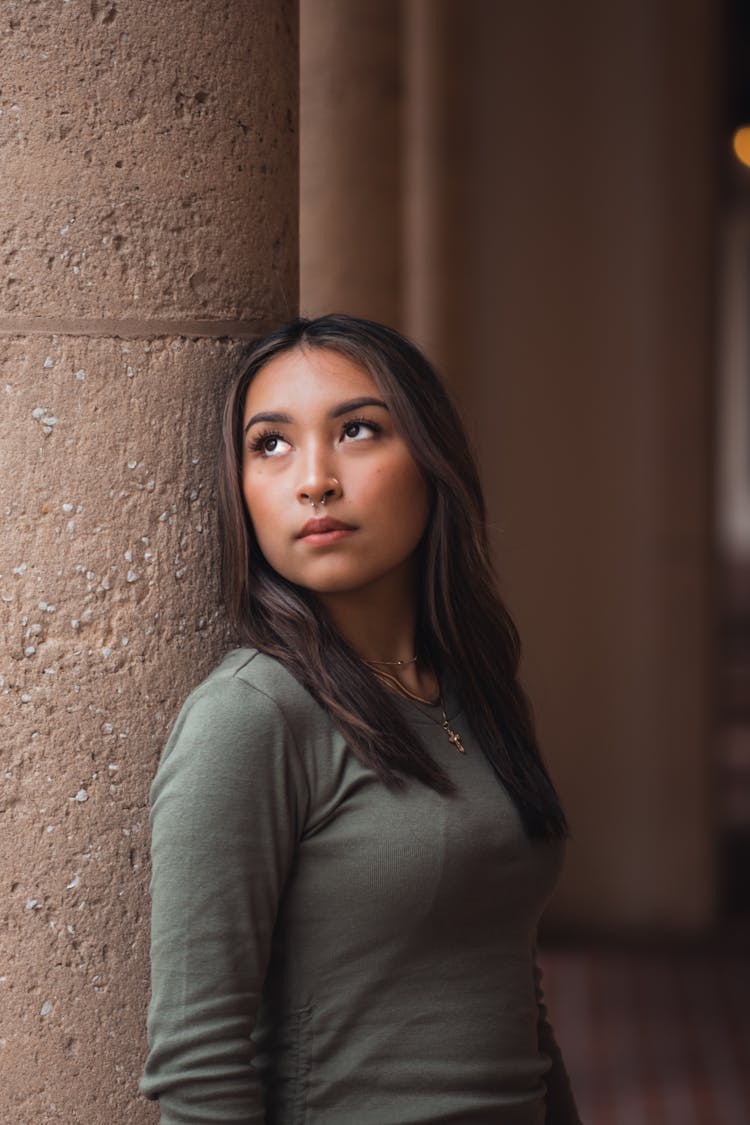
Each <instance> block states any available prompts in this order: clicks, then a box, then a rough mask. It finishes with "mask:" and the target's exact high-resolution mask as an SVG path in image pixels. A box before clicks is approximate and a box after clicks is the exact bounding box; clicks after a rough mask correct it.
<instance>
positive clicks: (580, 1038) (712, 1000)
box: [540, 946, 750, 1125]
mask: <svg viewBox="0 0 750 1125" xmlns="http://www.w3.org/2000/svg"><path fill="white" fill-rule="evenodd" d="M540 964H541V966H542V970H543V973H544V979H543V982H542V983H543V987H544V991H545V997H546V1001H547V1005H548V1008H549V1012H550V1018H551V1022H552V1025H553V1027H554V1029H555V1034H556V1036H557V1040H558V1042H559V1043H560V1046H561V1048H562V1051H563V1055H564V1058H565V1062H566V1065H567V1068H568V1071H569V1073H570V1076H571V1082H572V1084H573V1088H574V1090H575V1094H576V1100H577V1102H578V1107H579V1110H580V1113H581V1119H582V1121H583V1125H750V946H748V949H747V951H745V950H744V949H738V948H736V947H733V948H731V949H729V950H725V951H720V950H719V951H714V952H705V951H700V952H698V951H687V950H681V951H679V952H642V951H635V950H633V951H613V950H601V949H586V950H583V949H579V950H571V949H564V950H563V949H551V948H545V949H543V951H542V952H541V953H540Z"/></svg>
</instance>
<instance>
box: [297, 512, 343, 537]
mask: <svg viewBox="0 0 750 1125" xmlns="http://www.w3.org/2000/svg"><path fill="white" fill-rule="evenodd" d="M354 530H355V528H353V527H352V525H351V524H350V523H344V522H343V520H335V519H334V518H333V516H319V517H318V518H313V519H310V520H308V521H307V523H306V524H303V526H302V529H301V530H300V531H299V532H298V535H297V538H298V539H319V538H320V537H321V535H329V534H333V533H334V532H336V531H354ZM329 542H331V540H329Z"/></svg>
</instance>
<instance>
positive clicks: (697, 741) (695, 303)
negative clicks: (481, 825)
mask: <svg viewBox="0 0 750 1125" xmlns="http://www.w3.org/2000/svg"><path fill="white" fill-rule="evenodd" d="M409 11H410V18H409V28H410V34H409V44H408V57H409V59H413V60H415V65H414V66H409V67H407V73H408V74H409V76H410V88H409V91H408V98H409V105H410V111H409V113H410V116H409V120H410V122H411V125H410V130H409V139H410V148H409V177H408V190H409V194H410V197H411V198H410V205H409V206H410V213H411V214H412V215H413V216H416V218H415V220H414V223H413V224H412V225H411V228H410V230H411V234H410V239H411V241H410V246H411V251H410V255H409V293H410V300H409V310H410V315H409V321H408V322H407V328H408V329H410V330H411V331H412V332H413V333H414V334H415V335H416V336H417V337H418V338H420V339H422V340H424V341H425V342H426V343H427V344H428V345H429V346H431V347H433V348H434V350H435V351H436V353H437V356H438V358H439V359H440V361H441V362H442V364H443V366H444V367H445V369H446V372H447V374H448V375H449V378H450V380H451V382H452V383H453V384H454V386H455V387H456V389H457V391H458V394H459V397H460V399H461V401H462V403H463V405H464V408H465V412H466V415H467V418H468V420H469V423H470V427H471V429H472V430H473V432H474V435H475V438H476V442H477V446H478V450H479V453H480V458H481V461H482V466H483V476H484V479H485V482H486V485H487V494H488V501H489V510H490V520H491V526H492V534H493V540H494V546H495V554H496V560H497V567H498V571H499V573H500V576H501V580H502V585H503V588H504V591H505V593H506V596H507V599H508V602H509V605H510V608H511V611H512V612H513V613H514V616H515V617H516V619H517V621H518V624H519V626H520V630H521V635H522V637H523V639H524V641H525V651H526V662H525V665H524V667H525V678H526V682H527V684H528V686H529V689H530V691H531V694H532V697H533V699H534V701H535V703H536V711H537V715H538V721H539V727H540V733H541V737H542V742H543V745H544V748H545V751H546V755H547V757H548V759H549V761H550V763H551V766H552V769H553V773H554V775H555V777H556V779H557V780H558V782H559V786H560V789H561V791H562V794H563V796H564V798H565V800H566V804H567V807H568V810H569V813H570V817H571V821H572V825H573V833H574V840H573V842H572V844H571V846H570V849H569V859H568V865H567V869H566V874H565V877H564V880H563V882H562V884H561V888H560V892H559V894H558V895H557V897H556V899H555V902H554V905H553V909H552V912H551V918H552V919H553V920H555V921H556V922H557V923H558V924H559V925H561V926H562V925H564V926H566V927H568V928H571V929H586V928H595V929H601V930H622V929H624V930H632V931H637V930H641V931H642V930H649V929H661V930H677V931H689V930H694V929H699V928H701V927H703V926H705V925H706V924H708V923H709V922H710V921H711V920H712V917H713V904H714V875H715V872H714V854H713V852H714V842H713V836H712V817H713V807H712V785H711V751H712V747H711V692H710V684H711V679H712V671H711V669H712V664H711V660H712V652H711V564H710V559H711V537H712V526H713V518H712V513H711V475H712V449H711V429H712V355H711V341H712V312H711V309H712V300H713V297H712V292H713V291H712V286H713V279H712V252H711V250H712V236H713V197H712V189H713V165H714V159H715V154H714V131H715V122H714V119H713V112H714V109H713V107H714V102H715V95H714V88H715V76H714V74H713V57H714V47H713V44H714V42H715V26H714V24H715V19H716V16H715V12H714V10H713V6H712V5H711V4H709V3H708V0H691V3H689V4H688V5H687V7H686V6H685V5H681V6H677V5H675V4H673V3H671V2H667V0H662V2H660V3H658V4H654V3H652V2H651V0H638V2H636V3H635V4H633V3H632V2H630V0H629V2H628V3H625V0H618V2H617V3H614V4H608V5H601V4H597V3H593V2H591V3H585V4H583V5H577V6H575V8H574V9H571V8H570V6H561V5H557V4H554V3H551V2H550V3H545V4H543V5H541V7H540V6H539V5H533V6H528V5H526V6H525V5H496V6H495V5H489V4H484V3H481V2H477V0H470V2H468V3H465V4H462V5H454V4H451V3H444V2H442V0H438V2H436V3H434V4H433V3H431V2H428V0H412V3H411V4H410V5H409ZM678 24H679V27H680V34H679V35H675V34H674V27H675V26H677V25H678ZM420 115H421V116H420ZM459 123H460V124H461V128H458V124H459ZM456 169H460V176H457V175H456V172H455V170H456ZM420 217H421V222H422V224H423V225H422V227H421V228H420V227H418V226H417V225H416V223H417V221H418V220H419V219H420ZM428 254H429V255H430V257H429V259H428ZM428 260H429V263H430V264H429V268H427V266H426V262H428Z"/></svg>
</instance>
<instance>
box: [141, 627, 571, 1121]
mask: <svg viewBox="0 0 750 1125" xmlns="http://www.w3.org/2000/svg"><path fill="white" fill-rule="evenodd" d="M399 705H400V706H402V707H403V709H404V714H405V715H407V716H408V718H409V720H410V722H412V723H413V724H414V729H415V730H416V731H418V733H419V735H420V737H421V738H422V739H423V740H424V742H425V745H426V746H427V747H428V749H429V750H430V752H431V753H432V754H433V755H434V756H435V757H436V758H437V759H438V760H439V761H440V763H441V764H442V765H443V766H444V767H445V768H446V769H447V770H448V771H449V772H450V774H451V776H452V777H453V779H454V780H455V781H456V783H457V784H458V787H459V789H458V794H457V795H456V796H454V797H443V796H441V795H439V794H437V793H435V792H434V791H433V790H431V789H428V788H427V787H426V786H424V785H423V784H421V783H420V782H417V781H410V782H409V783H408V784H407V787H406V788H405V790H404V791H403V792H400V793H398V792H393V791H390V790H389V789H387V788H386V787H385V786H384V785H383V784H382V783H381V782H380V781H379V780H378V779H377V777H376V775H375V774H374V773H373V771H372V770H370V769H368V768H366V767H364V766H363V765H362V764H361V763H360V762H359V761H358V759H357V758H356V757H355V756H354V754H352V752H351V751H350V750H349V749H348V748H347V746H346V744H345V743H344V740H343V738H342V736H341V735H340V734H339V733H338V732H337V731H336V729H335V727H334V726H333V724H332V723H331V721H330V719H329V718H328V716H327V715H326V713H325V712H324V711H323V710H322V708H320V707H319V706H318V704H317V703H315V701H314V700H313V699H312V698H311V696H310V695H309V693H308V692H306V691H305V690H304V689H303V688H302V687H301V686H300V684H298V683H297V681H296V680H295V679H294V678H293V677H292V676H291V675H289V673H288V672H286V671H285V670H284V669H283V668H282V667H281V665H280V664H279V663H278V662H277V661H276V660H274V659H272V658H270V657H268V656H265V655H263V654H260V653H257V652H256V651H255V650H253V649H238V650H236V651H234V652H232V653H230V654H229V655H228V656H227V657H226V659H225V660H224V661H223V662H222V663H221V664H220V665H219V667H218V668H217V669H216V670H215V671H214V672H213V673H212V674H211V675H210V676H209V677H208V678H207V679H206V680H204V682H203V683H202V684H201V685H200V686H199V687H198V688H196V689H195V691H193V692H192V693H191V695H190V696H189V697H188V699H187V700H186V702H185V704H184V706H183V708H182V710H181V712H180V715H179V717H178V719H177V721H176V723H175V726H174V728H173V730H172V733H171V735H170V738H169V741H168V742H167V745H166V747H165V750H164V753H163V756H162V760H161V762H160V765H159V769H158V771H157V774H156V777H155V779H154V782H153V785H152V789H151V806H152V808H151V827H152V860H153V875H152V881H151V895H152V934H151V943H152V944H151V958H152V997H151V1002H150V1006H149V1012H148V1034H149V1047H150V1049H149V1054H148V1057H147V1060H146V1064H145V1069H144V1073H143V1076H142V1078H141V1082H140V1089H141V1092H142V1093H143V1094H144V1095H145V1096H146V1097H148V1098H158V1099H159V1101H160V1106H161V1122H162V1125H178V1123H180V1125H187V1123H191V1125H212V1123H219V1122H221V1123H229V1122H231V1123H233V1125H240V1123H241V1125H260V1123H261V1122H262V1123H264V1125H542V1123H544V1122H545V1121H546V1122H547V1123H548V1125H552V1123H554V1125H577V1123H578V1120H579V1119H578V1115H577V1113H576V1110H575V1105H574V1102H573V1098H572V1095H571V1092H570V1088H569V1085H568V1082H567V1076H566V1074H565V1069H564V1066H563V1064H562V1060H561V1058H560V1054H559V1051H558V1050H557V1047H556V1044H555V1042H554V1037H553V1035H552V1032H551V1029H550V1027H549V1024H548V1022H547V1020H546V1018H545V1010H544V1006H543V1002H542V995H541V990H540V987H539V976H538V972H537V971H536V965H535V958H534V948H535V937H536V927H537V922H538V918H539V915H540V913H541V911H542V908H543V906H544V904H545V902H546V900H547V898H548V897H549V895H550V893H551V891H552V888H553V886H554V883H555V881H556V879H557V877H558V874H559V871H560V867H561V864H562V858H563V845H562V844H560V843H547V842H531V841H529V840H528V839H527V837H526V836H525V834H524V832H523V830H522V826H521V822H520V819H519V817H518V814H517V812H516V810H515V808H514V807H513V806H512V804H511V802H510V801H509V799H508V797H507V795H506V793H505V791H504V790H503V788H502V787H501V786H500V784H499V783H498V781H497V780H496V776H495V774H494V773H493V771H492V769H491V767H490V765H489V763H488V762H487V760H486V759H485V757H484V755H483V754H482V751H481V749H480V747H479V745H478V744H477V742H476V740H475V739H474V737H473V735H472V733H471V731H470V730H469V728H468V725H467V723H466V721H465V718H464V717H463V716H462V714H461V712H460V707H459V701H458V700H457V699H456V698H455V695H454V694H453V693H452V692H450V691H449V692H448V695H447V699H446V706H447V711H448V715H449V718H450V719H451V722H452V725H453V726H455V728H456V730H457V731H458V732H459V734H460V735H461V737H462V740H463V744H464V746H465V747H466V753H465V754H460V753H459V752H458V751H457V750H456V748H455V747H454V746H452V745H451V743H450V742H449V741H448V739H447V737H446V735H445V733H444V731H443V730H442V729H441V728H440V727H439V726H438V725H437V724H435V723H434V722H432V721H431V720H430V719H429V718H427V717H426V715H424V714H422V713H421V711H420V710H419V708H418V707H417V706H416V705H414V704H412V703H410V702H408V701H406V700H404V701H401V702H400V703H399ZM438 713H439V712H438V711H435V712H434V714H435V715H437V714H438Z"/></svg>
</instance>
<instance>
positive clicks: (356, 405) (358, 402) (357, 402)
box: [242, 398, 388, 434]
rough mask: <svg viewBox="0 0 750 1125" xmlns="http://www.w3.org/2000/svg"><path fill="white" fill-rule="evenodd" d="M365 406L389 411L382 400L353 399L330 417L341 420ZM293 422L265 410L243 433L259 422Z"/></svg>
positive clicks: (334, 411)
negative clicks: (343, 416) (344, 415)
mask: <svg viewBox="0 0 750 1125" xmlns="http://www.w3.org/2000/svg"><path fill="white" fill-rule="evenodd" d="M363 406H382V407H383V409H384V410H387V409H388V405H387V403H385V402H383V400H382V399H380V398H352V399H349V401H348V402H341V403H339V405H338V406H334V408H333V409H332V410H329V412H328V417H329V418H340V417H341V415H342V414H348V413H349V411H350V410H361V409H362V407H363ZM293 421H294V419H293V418H292V416H291V414H284V413H282V412H280V411H278V410H264V411H262V412H261V413H260V414H253V416H252V418H251V419H250V420H249V422H248V423H247V425H246V426H245V429H244V430H243V431H242V432H243V433H245V434H246V433H247V431H248V430H249V429H250V427H251V426H254V425H255V424H256V423H257V422H282V423H285V424H286V425H291V423H292V422H293Z"/></svg>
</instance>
